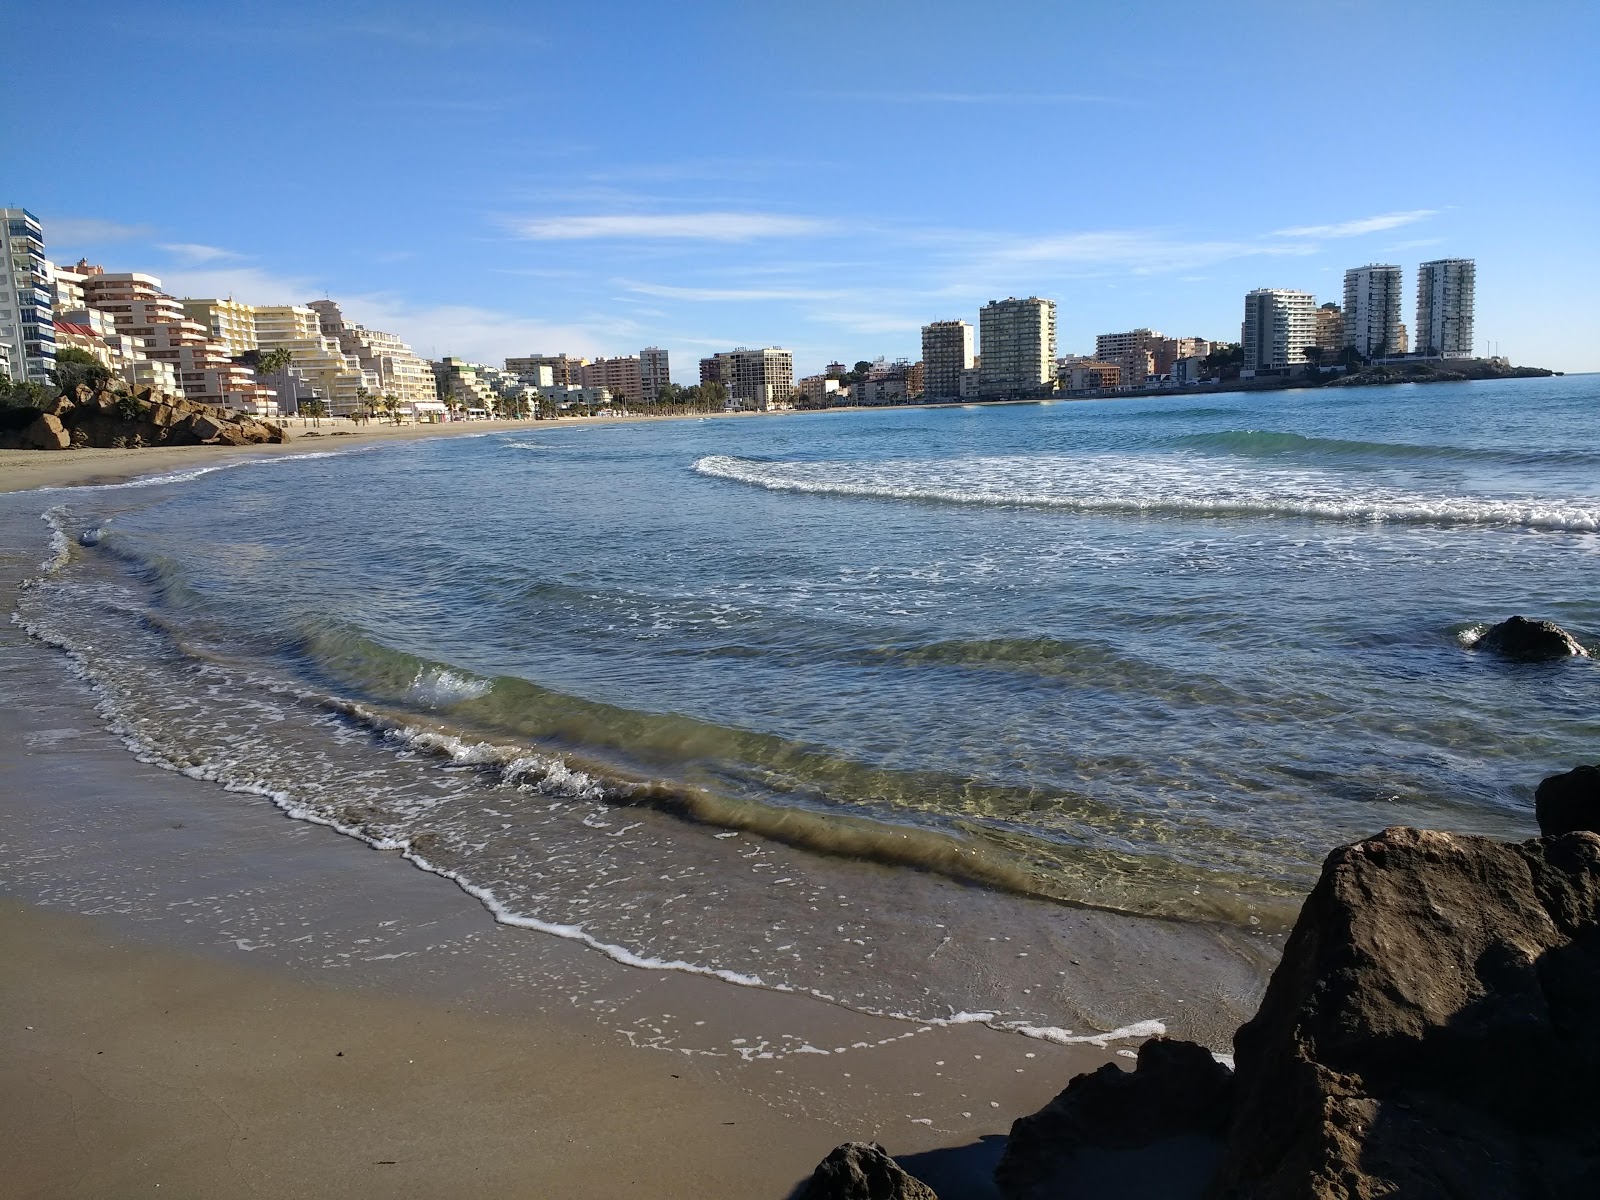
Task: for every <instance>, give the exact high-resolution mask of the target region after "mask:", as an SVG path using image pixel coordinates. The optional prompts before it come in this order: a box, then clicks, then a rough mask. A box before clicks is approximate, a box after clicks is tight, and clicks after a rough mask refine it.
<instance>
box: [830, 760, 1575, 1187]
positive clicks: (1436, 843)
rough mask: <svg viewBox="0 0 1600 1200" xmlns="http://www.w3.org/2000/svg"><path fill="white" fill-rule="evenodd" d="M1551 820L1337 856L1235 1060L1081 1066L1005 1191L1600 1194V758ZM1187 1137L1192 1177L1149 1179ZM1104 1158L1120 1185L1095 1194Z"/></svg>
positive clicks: (1569, 789) (1022, 1134)
mask: <svg viewBox="0 0 1600 1200" xmlns="http://www.w3.org/2000/svg"><path fill="white" fill-rule="evenodd" d="M1537 812H1538V816H1539V820H1540V828H1541V830H1542V831H1543V835H1542V836H1541V837H1538V838H1535V839H1532V840H1530V841H1526V842H1521V843H1510V842H1499V841H1495V840H1493V839H1491V838H1484V837H1470V836H1463V835H1456V834H1449V833H1439V832H1433V831H1429V830H1419V829H1410V828H1405V827H1396V828H1392V829H1386V830H1384V831H1383V832H1382V833H1380V834H1378V835H1377V836H1376V837H1372V838H1368V839H1366V840H1365V841H1360V842H1356V843H1354V844H1352V845H1348V846H1344V847H1341V848H1340V849H1338V850H1335V851H1334V852H1333V853H1332V854H1330V855H1329V856H1328V859H1327V861H1326V862H1325V863H1324V864H1323V868H1322V875H1321V878H1320V879H1319V880H1318V882H1317V884H1316V887H1315V888H1314V889H1313V890H1312V892H1311V894H1310V896H1309V897H1308V898H1307V899H1306V902H1305V905H1304V907H1303V908H1302V909H1301V912H1300V917H1299V919H1298V920H1297V921H1296V923H1295V927H1294V930H1293V932H1292V933H1291V934H1290V936H1289V939H1288V942H1287V944H1286V945H1285V947H1284V953H1283V959H1282V961H1281V962H1280V963H1279V965H1278V967H1277V969H1276V970H1275V971H1274V972H1273V975H1272V979H1271V981H1270V982H1269V984H1268V986H1267V990H1266V995H1265V996H1264V997H1263V999H1262V1002H1261V1007H1260V1009H1259V1010H1258V1011H1257V1013H1256V1015H1255V1016H1254V1017H1253V1018H1252V1019H1251V1020H1250V1021H1248V1022H1247V1023H1246V1024H1245V1025H1244V1026H1242V1027H1241V1028H1240V1029H1239V1031H1238V1033H1237V1034H1236V1035H1235V1037H1234V1060H1235V1063H1236V1067H1235V1068H1234V1069H1232V1070H1230V1069H1229V1068H1228V1067H1227V1066H1224V1065H1222V1064H1221V1063H1218V1062H1217V1061H1216V1060H1215V1059H1214V1058H1213V1056H1212V1055H1211V1053H1210V1052H1209V1051H1208V1050H1206V1049H1205V1048H1204V1047H1201V1046H1197V1045H1194V1044H1193V1043H1187V1042H1180V1041H1172V1040H1168V1039H1164V1038H1161V1039H1153V1040H1151V1041H1149V1042H1146V1043H1145V1045H1144V1046H1143V1047H1142V1048H1141V1049H1140V1051H1139V1057H1138V1064H1137V1067H1136V1069H1135V1070H1133V1071H1131V1072H1129V1071H1124V1070H1122V1069H1121V1068H1119V1067H1118V1066H1116V1065H1114V1064H1112V1065H1107V1066H1105V1067H1102V1068H1101V1069H1100V1070H1099V1071H1096V1072H1094V1073H1093V1074H1089V1075H1080V1076H1078V1077H1077V1078H1076V1079H1074V1080H1072V1082H1071V1083H1070V1084H1069V1085H1068V1086H1067V1088H1066V1090H1065V1091H1063V1092H1062V1093H1061V1094H1060V1095H1059V1096H1057V1097H1056V1098H1055V1099H1054V1100H1052V1101H1051V1102H1050V1103H1049V1104H1048V1105H1046V1106H1045V1107H1044V1108H1043V1109H1041V1110H1040V1111H1039V1112H1038V1113H1035V1114H1033V1115H1031V1116H1027V1117H1023V1118H1021V1119H1020V1120H1018V1121H1017V1122H1016V1123H1015V1124H1014V1125H1013V1127H1012V1132H1011V1138H1010V1140H1009V1142H1008V1144H1007V1147H1006V1151H1005V1154H1004V1156H1003V1157H1002V1158H1001V1160H1000V1163H999V1166H998V1167H997V1169H996V1171H995V1182H996V1184H997V1186H998V1188H999V1190H1000V1193H1001V1195H1003V1196H1005V1197H1006V1198H1007V1200H1058V1198H1059V1200H1069V1198H1072V1200H1080V1198H1081V1200H1091V1198H1092V1197H1095V1196H1101V1195H1111V1194H1116V1195H1117V1196H1118V1197H1120V1198H1121V1200H1131V1197H1134V1196H1143V1195H1160V1196H1164V1197H1169V1198H1177V1197H1181V1196H1191V1197H1195V1198H1197V1200H1198V1198H1200V1197H1205V1198H1206V1200H1333V1198H1335V1197H1338V1198H1346V1197H1349V1198H1355V1200H1376V1198H1378V1197H1396V1198H1407V1200H1409V1198H1418V1200H1422V1198H1432V1197H1448V1198H1450V1200H1491V1198H1494V1200H1503V1198H1506V1197H1514V1198H1524V1197H1525V1198H1528V1200H1568V1198H1572V1200H1577V1198H1578V1197H1585V1198H1593V1197H1600V767H1594V766H1589V767H1579V768H1578V769H1577V770H1575V771H1571V772H1568V773H1567V774H1565V775H1557V776H1552V777H1551V778H1550V779H1547V780H1545V782H1544V783H1543V784H1541V785H1540V788H1539V792H1538V799H1537ZM1194 1145H1200V1146H1204V1147H1208V1148H1209V1149H1208V1150H1207V1151H1206V1152H1205V1153H1200V1154H1194V1153H1190V1154H1188V1157H1187V1158H1186V1160H1185V1161H1187V1162H1188V1163H1189V1164H1190V1166H1191V1168H1192V1169H1191V1171H1190V1173H1189V1176H1188V1177H1187V1178H1185V1179H1183V1180H1180V1181H1173V1180H1167V1181H1165V1182H1163V1183H1162V1184H1160V1185H1159V1186H1154V1185H1152V1184H1151V1183H1150V1182H1149V1177H1148V1170H1153V1169H1154V1168H1153V1167H1151V1166H1150V1164H1153V1163H1155V1162H1157V1161H1158V1160H1159V1159H1161V1158H1162V1156H1164V1155H1166V1156H1168V1157H1170V1151H1171V1150H1172V1148H1174V1147H1181V1146H1191V1147H1192V1146H1194ZM836 1153H837V1152H836ZM1108 1154H1112V1155H1121V1160H1120V1161H1121V1162H1122V1163H1124V1164H1126V1166H1125V1168H1119V1171H1120V1174H1118V1175H1117V1176H1116V1179H1117V1182H1116V1185H1115V1186H1114V1188H1113V1189H1112V1190H1105V1189H1104V1187H1103V1186H1102V1187H1099V1188H1085V1187H1083V1186H1082V1185H1081V1180H1083V1179H1084V1178H1085V1177H1086V1172H1085V1171H1084V1170H1083V1169H1081V1168H1083V1167H1084V1165H1085V1164H1087V1163H1092V1162H1103V1161H1104V1160H1105V1157H1106V1156H1107V1155H1108ZM1147 1168H1148V1170H1147ZM1088 1176H1089V1177H1094V1173H1093V1172H1088ZM1099 1178H1100V1179H1102V1180H1103V1178H1104V1172H1103V1171H1102V1172H1101V1174H1100V1176H1099ZM822 1194H827V1195H835V1194H837V1195H840V1196H857V1195H859V1196H863V1197H865V1196H877V1195H879V1194H880V1193H878V1192H865V1191H862V1192H839V1193H819V1195H822ZM882 1194H884V1195H898V1194H899V1193H882ZM909 1194H911V1195H917V1194H918V1193H909Z"/></svg>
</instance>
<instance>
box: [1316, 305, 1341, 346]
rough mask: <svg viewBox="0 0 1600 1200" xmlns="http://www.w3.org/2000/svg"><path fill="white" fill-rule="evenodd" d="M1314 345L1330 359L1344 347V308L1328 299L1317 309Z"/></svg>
mask: <svg viewBox="0 0 1600 1200" xmlns="http://www.w3.org/2000/svg"><path fill="white" fill-rule="evenodd" d="M1316 316H1317V333H1316V337H1317V340H1316V343H1315V344H1316V346H1317V348H1318V349H1320V350H1322V351H1323V357H1324V358H1326V359H1328V360H1330V361H1331V360H1332V359H1333V358H1334V356H1335V355H1337V354H1338V353H1339V351H1341V350H1343V349H1344V310H1343V309H1342V308H1340V307H1339V306H1338V305H1337V304H1334V303H1333V302H1332V301H1329V302H1328V303H1327V304H1324V305H1323V306H1322V307H1321V308H1319V309H1317V314H1316Z"/></svg>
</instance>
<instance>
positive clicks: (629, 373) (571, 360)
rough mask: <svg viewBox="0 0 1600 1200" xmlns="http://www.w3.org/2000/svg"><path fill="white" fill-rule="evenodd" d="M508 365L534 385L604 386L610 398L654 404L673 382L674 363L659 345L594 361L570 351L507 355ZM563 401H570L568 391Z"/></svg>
mask: <svg viewBox="0 0 1600 1200" xmlns="http://www.w3.org/2000/svg"><path fill="white" fill-rule="evenodd" d="M505 364H506V366H505V369H506V371H507V372H508V373H510V374H512V375H515V376H516V377H518V378H519V379H521V380H522V381H523V382H525V383H528V384H530V385H532V386H533V387H536V388H540V389H543V388H551V387H559V388H573V387H580V388H588V389H591V391H592V390H593V389H595V388H604V389H605V390H606V392H607V394H608V395H609V397H611V398H614V399H616V400H620V401H621V402H623V403H625V404H654V403H655V402H656V401H657V400H658V399H660V397H661V389H662V388H663V387H664V386H665V385H667V384H668V383H671V382H672V367H671V363H670V361H669V360H668V356H667V352H666V351H665V350H663V349H662V348H661V347H659V346H646V347H645V348H644V349H643V350H641V351H639V353H638V354H629V355H619V356H618V357H615V358H597V359H595V360H594V361H593V362H591V361H590V360H589V359H587V358H581V357H575V356H573V355H569V354H527V355H523V356H521V357H519V358H508V359H506V360H505ZM563 400H564V402H570V401H569V399H568V395H567V393H563ZM579 402H581V403H587V401H579Z"/></svg>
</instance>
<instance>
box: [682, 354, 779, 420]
mask: <svg viewBox="0 0 1600 1200" xmlns="http://www.w3.org/2000/svg"><path fill="white" fill-rule="evenodd" d="M700 382H701V384H702V385H704V384H707V383H720V384H722V385H723V386H724V387H725V388H727V389H728V402H729V403H730V404H733V405H736V406H738V407H740V408H746V409H754V410H756V411H758V412H765V411H766V410H767V409H769V408H772V407H774V406H776V405H786V404H788V403H790V401H791V400H792V398H793V396H794V355H793V354H791V353H790V352H789V351H787V350H783V349H780V348H778V347H776V346H769V347H766V348H765V349H761V350H747V349H745V348H744V347H740V348H739V349H737V350H724V351H721V352H719V353H717V354H714V355H712V356H711V357H710V358H702V359H701V360H700Z"/></svg>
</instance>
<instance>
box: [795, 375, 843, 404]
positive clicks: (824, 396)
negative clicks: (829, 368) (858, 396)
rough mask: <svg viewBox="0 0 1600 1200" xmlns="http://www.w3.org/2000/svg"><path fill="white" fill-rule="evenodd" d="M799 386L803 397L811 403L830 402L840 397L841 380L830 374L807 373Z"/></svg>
mask: <svg viewBox="0 0 1600 1200" xmlns="http://www.w3.org/2000/svg"><path fill="white" fill-rule="evenodd" d="M798 386H799V389H800V397H801V399H803V400H805V401H807V402H808V403H811V404H829V403H832V402H833V401H834V400H837V399H839V398H840V396H839V381H838V380H837V379H834V378H832V377H831V376H828V375H807V376H806V377H805V378H804V379H802V380H800V383H799V384H798Z"/></svg>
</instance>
